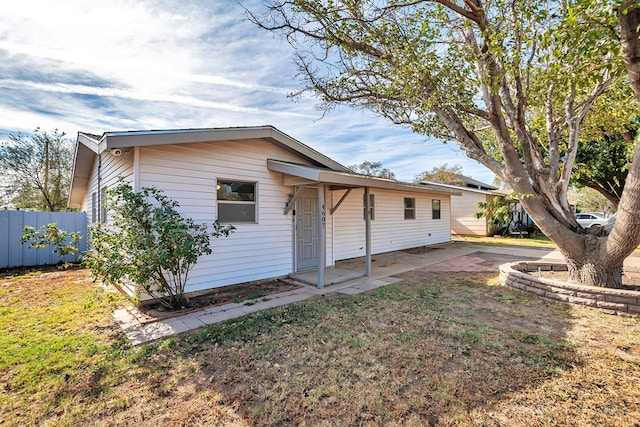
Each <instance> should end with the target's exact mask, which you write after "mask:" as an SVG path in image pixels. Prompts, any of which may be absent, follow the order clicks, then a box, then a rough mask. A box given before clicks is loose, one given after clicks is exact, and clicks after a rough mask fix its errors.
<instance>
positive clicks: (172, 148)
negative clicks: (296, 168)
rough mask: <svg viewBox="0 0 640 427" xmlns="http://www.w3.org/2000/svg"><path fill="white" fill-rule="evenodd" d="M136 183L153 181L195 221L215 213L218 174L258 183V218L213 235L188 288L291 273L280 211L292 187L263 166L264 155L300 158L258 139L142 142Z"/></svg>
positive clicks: (286, 225)
mask: <svg viewBox="0 0 640 427" xmlns="http://www.w3.org/2000/svg"><path fill="white" fill-rule="evenodd" d="M139 152H140V158H139V163H138V166H137V167H138V168H139V171H140V180H139V185H140V187H147V186H151V185H153V186H156V187H157V188H160V189H162V190H163V191H164V192H165V194H166V195H167V196H169V197H171V198H173V199H174V200H176V201H178V203H179V204H180V210H181V212H182V213H183V214H184V215H185V216H187V217H191V218H193V219H194V221H196V222H197V223H207V224H211V223H212V222H213V221H214V220H215V219H216V217H217V216H216V180H217V179H224V180H240V181H250V182H256V183H257V195H256V198H257V209H258V211H257V223H256V224H247V223H236V224H233V225H235V226H236V228H237V229H236V230H235V232H234V233H233V234H231V236H229V237H228V238H220V239H217V240H212V249H213V254H211V255H208V256H203V257H201V258H200V260H199V262H198V264H197V265H196V266H195V267H194V269H193V271H192V273H191V274H190V278H189V285H188V288H187V292H194V291H199V290H203V289H208V288H215V287H220V286H225V285H230V284H236V283H242V282H247V281H252V280H259V279H266V278H271V277H277V276H282V275H286V274H289V273H291V271H292V267H293V234H292V233H293V228H292V213H289V214H288V215H284V209H285V206H286V202H287V200H288V195H289V194H290V193H292V191H293V190H292V188H291V187H285V186H283V185H282V181H283V176H282V174H280V173H276V172H272V171H269V170H268V169H267V159H268V158H274V159H278V160H284V161H292V162H297V163H301V162H302V160H301V159H300V158H299V157H298V156H295V155H294V154H291V153H289V152H287V151H284V150H282V149H279V148H278V147H276V146H274V145H273V144H271V143H269V142H266V141H262V140H247V141H234V142H216V143H193V144H180V145H164V146H152V147H141V148H140V149H139Z"/></svg>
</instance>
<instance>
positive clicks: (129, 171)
mask: <svg viewBox="0 0 640 427" xmlns="http://www.w3.org/2000/svg"><path fill="white" fill-rule="evenodd" d="M100 163H101V164H102V170H101V172H100V184H98V165H99V164H100ZM118 177H122V178H124V179H125V180H126V181H128V182H131V181H132V179H133V149H130V150H123V153H122V155H120V156H113V155H112V154H111V153H110V152H109V151H105V152H103V153H102V154H101V155H99V156H96V160H95V162H94V164H93V167H92V172H91V176H90V178H89V186H88V189H89V191H88V193H87V195H86V197H85V199H84V203H83V205H82V208H81V209H80V210H81V211H84V212H86V213H87V224H88V225H91V224H93V223H94V222H95V221H94V218H93V212H92V206H91V197H92V194H93V193H96V195H98V200H99V197H100V196H99V195H100V190H101V189H102V188H104V187H107V188H112V187H115V185H116V184H117V182H118ZM97 209H98V210H100V206H99V203H98V206H97ZM108 218H109V214H108V213H107V219H108ZM96 220H97V218H96Z"/></svg>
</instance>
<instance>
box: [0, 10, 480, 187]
mask: <svg viewBox="0 0 640 427" xmlns="http://www.w3.org/2000/svg"><path fill="white" fill-rule="evenodd" d="M243 5H244V6H246V7H248V8H249V9H253V10H257V9H260V8H261V7H262V2H260V1H259V0H248V1H245V2H243ZM292 54H293V51H292V50H291V48H290V46H288V45H287V44H286V42H284V41H281V40H280V39H279V38H275V37H273V36H272V35H271V34H269V33H266V32H264V31H262V30H260V29H259V28H257V27H256V26H254V25H253V24H251V23H250V22H248V21H247V20H246V19H245V15H244V10H243V9H242V7H241V6H240V5H239V4H237V3H235V2H219V1H216V2H211V1H205V0H202V1H197V0H196V1H191V2H183V1H178V0H166V1H163V0H139V1H136V0H111V1H97V0H21V1H20V2H17V1H15V2H8V4H6V5H3V11H2V14H0V59H1V61H0V71H1V72H2V74H0V76H2V78H1V79H0V130H1V129H4V130H5V131H7V130H9V131H31V130H33V128H35V127H36V126H40V127H42V128H43V129H53V128H59V129H62V130H65V131H66V132H68V133H69V134H75V133H76V132H77V131H79V130H82V131H89V132H95V133H101V132H104V131H108V130H129V129H161V128H193V127H222V126H251V125H266V124H271V125H274V126H276V127H277V128H279V129H280V130H281V131H283V132H285V133H287V134H290V135H291V136H292V137H294V138H296V139H299V140H300V141H302V142H303V143H305V144H307V145H309V146H311V147H313V148H315V149H317V150H319V151H321V152H322V153H324V154H326V155H328V156H330V157H332V158H334V159H336V160H337V161H339V162H341V163H343V164H347V165H349V164H354V163H360V162H362V161H364V160H371V161H381V162H382V163H383V165H384V166H385V167H388V168H390V169H392V170H394V171H395V172H396V174H397V175H398V177H399V178H400V179H403V180H411V179H412V178H413V175H415V174H416V173H418V172H420V171H423V170H426V169H431V168H432V167H433V166H436V165H440V164H442V163H449V164H456V163H460V164H462V165H463V168H464V170H465V172H466V173H467V174H469V175H472V176H473V177H474V178H476V179H480V180H483V181H487V180H488V181H491V179H492V174H491V173H490V172H488V171H487V170H486V169H485V168H483V167H480V166H477V164H476V163H475V162H472V161H469V160H468V159H466V157H464V155H463V154H462V153H461V152H459V150H454V148H455V146H453V145H444V144H442V143H441V142H438V141H426V139H425V138H424V137H423V136H420V135H415V134H413V133H411V132H410V131H409V130H407V129H403V128H399V127H397V126H394V125H392V124H391V123H389V122H387V121H385V120H383V119H381V118H378V117H374V116H373V115H372V113H368V112H360V111H354V110H352V109H349V108H344V107H343V108H337V109H336V110H334V111H331V112H329V113H327V114H326V115H325V116H324V117H323V118H321V117H322V113H321V112H320V111H317V110H316V109H315V100H314V99H312V98H308V97H303V98H301V99H299V100H297V102H292V101H291V100H289V99H288V98H287V97H286V95H287V94H288V93H290V92H291V91H293V90H295V89H296V88H298V87H299V85H300V83H299V82H298V81H296V79H295V74H296V69H295V66H294V65H293V63H292V60H291V57H292Z"/></svg>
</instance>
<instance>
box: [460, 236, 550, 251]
mask: <svg viewBox="0 0 640 427" xmlns="http://www.w3.org/2000/svg"><path fill="white" fill-rule="evenodd" d="M453 240H455V241H458V242H471V243H478V244H481V245H489V246H505V245H515V246H534V247H542V248H556V247H558V246H557V245H556V244H555V243H554V242H553V240H551V239H549V238H548V237H547V236H545V235H544V234H540V235H538V236H536V237H525V238H522V237H513V236H509V237H502V236H499V237H493V236H488V237H474V236H453Z"/></svg>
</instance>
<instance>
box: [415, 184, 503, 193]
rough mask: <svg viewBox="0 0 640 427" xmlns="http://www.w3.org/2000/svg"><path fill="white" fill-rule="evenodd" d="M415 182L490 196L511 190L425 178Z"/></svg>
mask: <svg viewBox="0 0 640 427" xmlns="http://www.w3.org/2000/svg"><path fill="white" fill-rule="evenodd" d="M478 182H479V181H478ZM416 184H417V185H426V186H431V185H439V186H441V187H444V188H449V189H455V190H457V191H458V192H462V191H467V192H470V193H478V194H487V195H492V196H504V195H506V194H510V193H511V190H508V191H507V190H497V189H495V190H481V189H478V188H472V187H462V186H460V185H453V184H441V183H438V182H432V181H426V180H422V181H418V182H417V183H416ZM460 194H461V193H460Z"/></svg>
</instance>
